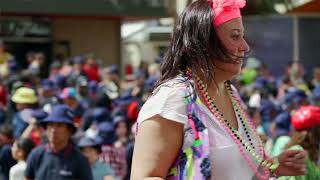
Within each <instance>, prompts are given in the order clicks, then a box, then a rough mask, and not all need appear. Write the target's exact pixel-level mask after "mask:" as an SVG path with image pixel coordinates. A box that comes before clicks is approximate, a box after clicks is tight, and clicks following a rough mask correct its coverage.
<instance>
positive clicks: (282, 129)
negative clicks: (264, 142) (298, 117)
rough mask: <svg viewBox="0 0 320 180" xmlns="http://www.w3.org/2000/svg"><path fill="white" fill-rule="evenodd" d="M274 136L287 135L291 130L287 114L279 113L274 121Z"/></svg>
mask: <svg viewBox="0 0 320 180" xmlns="http://www.w3.org/2000/svg"><path fill="white" fill-rule="evenodd" d="M275 125H276V135H277V136H282V135H288V133H289V132H290V129H291V116H290V114H289V112H287V111H285V112H282V113H280V114H279V115H278V116H277V117H276V119H275Z"/></svg>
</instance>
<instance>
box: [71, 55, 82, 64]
mask: <svg viewBox="0 0 320 180" xmlns="http://www.w3.org/2000/svg"><path fill="white" fill-rule="evenodd" d="M72 63H73V64H83V58H82V57H81V56H75V57H73V58H72Z"/></svg>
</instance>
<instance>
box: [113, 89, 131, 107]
mask: <svg viewBox="0 0 320 180" xmlns="http://www.w3.org/2000/svg"><path fill="white" fill-rule="evenodd" d="M131 92H132V89H130V90H127V91H125V92H124V93H123V94H122V95H121V96H120V97H119V98H118V99H116V100H115V103H116V104H117V105H120V106H124V105H129V104H130V103H131V102H132V101H133V100H134V97H133V96H132V95H131Z"/></svg>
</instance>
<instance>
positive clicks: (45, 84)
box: [41, 79, 55, 91]
mask: <svg viewBox="0 0 320 180" xmlns="http://www.w3.org/2000/svg"><path fill="white" fill-rule="evenodd" d="M41 85H42V89H43V90H44V91H49V90H53V89H55V84H54V82H53V81H52V80H50V79H44V80H43V81H42V82H41Z"/></svg>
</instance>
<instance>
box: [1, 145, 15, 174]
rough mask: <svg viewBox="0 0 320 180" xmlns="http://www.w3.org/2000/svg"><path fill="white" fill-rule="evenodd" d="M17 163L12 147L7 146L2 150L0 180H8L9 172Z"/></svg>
mask: <svg viewBox="0 0 320 180" xmlns="http://www.w3.org/2000/svg"><path fill="white" fill-rule="evenodd" d="M16 163H17V161H16V160H14V159H13V157H12V154H11V145H10V144H6V145H3V146H2V147H1V148H0V168H1V171H0V179H1V180H6V179H9V170H10V168H11V167H12V166H13V165H15V164H16Z"/></svg>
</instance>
